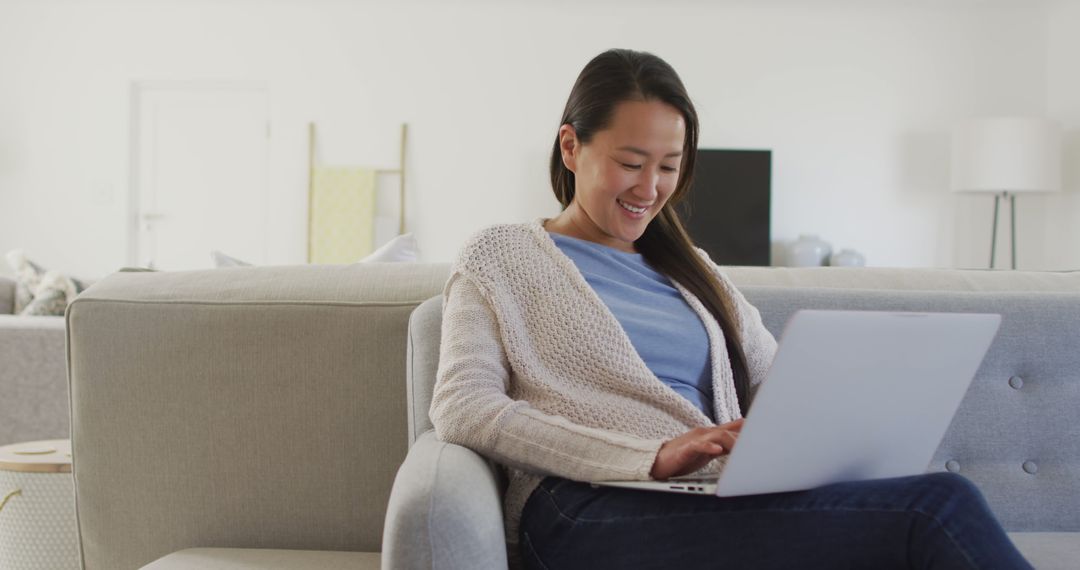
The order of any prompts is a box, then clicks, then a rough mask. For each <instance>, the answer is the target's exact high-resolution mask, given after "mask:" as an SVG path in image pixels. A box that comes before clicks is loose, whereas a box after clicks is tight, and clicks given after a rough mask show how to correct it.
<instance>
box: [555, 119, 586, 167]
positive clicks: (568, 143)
mask: <svg viewBox="0 0 1080 570" xmlns="http://www.w3.org/2000/svg"><path fill="white" fill-rule="evenodd" d="M559 150H560V151H562V162H563V166H565V167H566V169H567V170H569V171H570V172H576V171H577V156H578V153H580V152H581V144H580V143H579V142H578V138H577V132H575V131H574V127H572V126H570V125H563V126H561V127H559Z"/></svg>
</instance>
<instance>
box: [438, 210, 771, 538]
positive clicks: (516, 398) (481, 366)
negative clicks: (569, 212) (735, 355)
mask: <svg viewBox="0 0 1080 570" xmlns="http://www.w3.org/2000/svg"><path fill="white" fill-rule="evenodd" d="M543 221H544V220H542V219H540V220H536V221H534V222H532V223H526V224H516V225H499V226H493V227H490V228H487V229H484V230H482V231H480V232H479V233H478V234H476V235H475V236H473V237H472V238H471V239H470V240H469V241H468V242H467V243H466V245H465V246H464V248H463V249H462V251H461V253H460V254H459V256H458V259H457V260H456V262H455V263H454V265H453V267H452V268H451V274H450V278H449V280H448V281H447V283H446V287H445V289H444V291H443V319H442V344H441V347H440V356H439V369H438V376H437V380H436V383H435V389H434V395H433V398H432V403H431V411H430V415H431V421H432V424H433V425H434V426H435V431H436V434H437V435H438V437H439V439H441V440H443V441H447V442H451V443H456V444H459V445H464V446H466V447H469V448H471V449H473V450H475V451H477V452H479V453H481V454H483V455H485V456H487V457H489V458H492V459H494V460H495V461H497V462H498V463H500V464H502V465H504V466H506V467H507V474H508V479H509V486H508V488H507V491H506V496H505V498H504V501H503V504H504V509H505V513H504V514H505V520H506V533H507V541H508V542H509V543H510V544H511V546H512V548H514V549H516V543H517V532H518V526H519V522H520V518H521V511H522V509H523V508H524V506H525V501H526V499H527V498H528V497H529V494H530V493H532V491H533V489H535V488H536V486H537V485H538V484H539V483H540V481H541V480H542V479H543V478H544V477H545V476H546V475H557V476H560V477H565V478H567V479H573V480H577V481H596V480H605V479H634V480H647V479H649V472H650V470H651V469H652V465H653V461H654V460H655V458H656V454H657V452H658V451H659V449H660V446H661V445H662V444H663V443H664V442H665V441H667V440H669V439H672V438H674V437H676V436H678V435H681V434H683V433H685V432H687V431H689V430H690V429H691V428H694V427H698V426H710V425H714V424H713V422H712V421H710V420H709V418H708V417H707V416H705V414H703V413H702V412H701V410H699V409H698V408H697V407H695V406H694V405H693V404H691V403H690V402H689V400H687V399H686V398H684V397H682V396H681V395H679V394H677V393H676V392H675V391H674V390H672V389H671V388H670V387H668V386H667V385H666V384H664V383H663V382H662V381H661V380H660V379H658V378H657V377H656V376H655V375H654V374H653V373H652V372H651V371H650V370H649V368H648V366H647V365H646V364H645V362H644V361H642V359H641V357H640V356H639V355H638V354H637V352H636V350H635V349H634V347H633V345H632V344H631V342H630V339H629V337H627V335H626V333H625V331H624V330H623V329H622V327H621V325H620V324H619V322H618V320H616V318H615V316H614V315H613V314H612V313H611V312H610V311H609V310H608V308H607V306H606V305H605V304H604V302H603V301H602V300H601V299H600V297H599V296H597V294H596V293H595V292H594V291H593V289H592V287H591V286H590V285H589V284H588V283H587V282H586V281H585V279H584V278H583V277H582V275H581V273H580V272H579V271H578V269H577V267H576V266H575V265H574V262H573V261H572V260H571V259H570V258H569V257H567V256H566V255H565V254H563V253H562V251H561V250H559V248H558V247H557V246H556V245H555V243H554V241H552V239H551V237H550V236H549V235H548V233H547V231H546V230H545V229H544V227H543ZM699 253H700V254H701V255H702V256H704V257H705V259H706V260H708V256H707V255H706V254H705V253H704V252H703V251H701V250H699ZM708 264H709V265H710V266H712V267H713V268H714V270H715V272H716V277H717V278H718V279H719V281H720V284H721V286H722V289H723V290H724V291H725V292H726V293H727V294H728V295H730V296H731V298H732V299H733V300H734V302H735V303H734V305H735V307H736V309H737V313H736V320H737V325H736V326H737V327H738V329H739V331H740V333H741V334H742V346H743V350H744V351H745V353H746V358H747V364H748V365H749V369H750V383H751V387H752V390H751V397H752V394H753V393H754V392H756V389H757V387H758V385H759V384H760V382H761V380H762V379H763V378H764V377H765V374H766V372H767V371H768V368H769V365H770V364H771V363H772V358H773V354H774V353H775V351H776V341H775V340H774V338H773V336H772V334H770V333H769V331H768V330H766V329H765V326H764V325H763V324H762V323H761V316H760V315H759V313H758V311H757V309H755V308H754V307H753V306H752V305H750V303H749V302H747V301H746V299H745V298H744V297H743V296H742V294H741V293H739V291H738V290H737V289H736V288H735V287H734V285H732V284H731V282H730V281H729V280H728V278H727V277H725V276H724V274H723V273H721V272H720V270H719V268H718V267H717V266H716V265H715V264H713V263H712V262H711V261H709V262H708ZM675 286H676V287H677V288H678V289H679V291H680V292H681V293H682V294H683V296H684V297H685V298H686V301H687V302H688V303H689V304H690V307H691V308H692V309H693V310H694V311H695V312H696V313H697V314H698V316H699V317H700V318H701V320H702V322H704V324H705V329H706V331H707V332H708V336H709V347H710V351H711V352H710V354H711V356H712V358H711V362H712V379H713V397H714V403H713V408H714V410H715V413H716V421H717V423H724V422H729V421H733V420H736V419H738V418H740V417H741V414H740V412H739V405H738V402H737V398H736V396H735V388H734V381H733V377H732V372H731V365H730V363H729V361H728V352H727V347H726V345H725V343H724V339H723V333H722V331H721V329H720V327H719V325H718V324H717V323H716V321H715V320H714V319H713V318H712V315H710V314H709V313H708V311H707V310H706V309H705V307H704V306H703V305H702V304H701V302H700V301H699V300H698V299H697V298H696V297H694V296H693V295H691V294H690V293H689V292H688V291H687V290H686V289H684V288H683V287H682V286H681V285H679V284H678V283H675ZM724 459H726V456H725V457H722V458H720V459H718V460H716V461H713V462H712V463H710V464H709V465H708V466H707V467H706V468H705V469H703V470H702V472H715V471H718V470H719V469H720V468H722V466H723V460H724ZM511 554H516V552H511Z"/></svg>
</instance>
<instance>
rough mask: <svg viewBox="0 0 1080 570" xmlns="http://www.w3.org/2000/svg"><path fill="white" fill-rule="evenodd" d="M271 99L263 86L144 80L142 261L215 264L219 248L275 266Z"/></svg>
mask: <svg viewBox="0 0 1080 570" xmlns="http://www.w3.org/2000/svg"><path fill="white" fill-rule="evenodd" d="M268 99H269V95H268V92H267V89H266V88H265V86H263V85H261V84H250V83H192V82H175V83H169V82H165V83H158V82H155V83H141V84H137V85H136V86H135V90H134V96H133V98H132V102H133V103H132V104H133V107H134V108H133V119H134V121H133V123H134V124H133V130H132V132H133V135H134V139H135V140H134V142H133V145H132V152H133V154H134V156H133V157H132V164H133V165H134V171H133V173H132V180H133V182H134V184H133V185H134V188H133V191H132V202H133V204H132V208H131V212H132V221H133V224H132V226H133V227H132V229H131V234H132V235H133V237H134V239H133V244H132V245H131V247H130V248H129V257H132V258H133V259H131V262H132V263H133V264H135V265H139V266H144V267H153V268H155V269H162V270H170V271H172V270H185V269H206V268H209V267H212V266H213V264H212V262H211V258H210V252H211V251H212V250H220V251H222V252H224V253H226V254H228V255H229V256H231V257H235V258H238V259H242V260H245V261H248V262H250V263H253V264H256V265H259V264H264V263H266V257H267V251H266V247H267V245H266V244H267V222H266V217H267V200H268V197H267V166H268V165H267V159H268V150H269V137H270V129H269V125H270V122H269V105H268Z"/></svg>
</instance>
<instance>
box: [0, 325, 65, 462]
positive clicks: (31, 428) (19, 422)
mask: <svg viewBox="0 0 1080 570" xmlns="http://www.w3.org/2000/svg"><path fill="white" fill-rule="evenodd" d="M65 355H66V352H65V350H64V318H63V317H22V316H16V315H0V390H3V392H2V394H3V397H0V445H7V444H10V443H17V442H20V441H32V440H39V439H64V438H67V437H68V435H69V433H70V431H69V429H68V416H69V413H70V412H69V407H68V384H67V367H66V366H65Z"/></svg>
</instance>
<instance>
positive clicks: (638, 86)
mask: <svg viewBox="0 0 1080 570" xmlns="http://www.w3.org/2000/svg"><path fill="white" fill-rule="evenodd" d="M623 101H661V102H663V103H666V104H668V105H670V106H672V107H674V108H675V109H677V110H678V111H679V112H680V113H682V116H683V121H684V122H685V123H686V139H685V140H684V141H683V155H682V165H681V167H680V169H679V170H680V175H679V181H678V183H677V184H676V186H675V191H674V192H673V193H672V195H671V198H669V199H668V201H667V203H665V204H664V207H663V208H662V209H661V210H660V213H659V214H657V216H656V218H654V219H653V220H652V221H651V222H650V223H649V225H648V227H646V228H645V233H644V234H642V236H641V237H640V238H638V240H637V241H635V242H634V246H635V247H636V248H637V250H638V251H639V252H640V253H641V254H642V255H643V256H644V258H645V260H646V261H647V262H648V263H649V264H650V265H652V266H653V267H654V268H656V269H657V270H658V271H660V272H661V273H663V274H664V275H667V276H668V277H669V278H670V279H672V280H674V281H676V282H677V283H679V284H680V285H682V286H683V287H685V288H686V289H688V290H689V291H690V292H691V293H693V294H694V296H695V297H697V298H698V299H699V300H700V301H701V303H702V304H703V305H705V308H706V309H708V311H709V313H711V314H712V316H713V318H714V319H716V322H717V323H719V324H720V328H721V329H722V330H723V331H724V340H725V342H726V344H727V349H728V356H729V358H730V361H731V370H732V372H733V374H734V377H735V394H736V395H737V396H738V398H739V410H740V411H741V412H742V414H743V415H744V416H745V415H746V412H747V406H748V403H749V402H748V401H747V400H748V394H749V391H750V373H749V371H748V368H747V364H746V354H745V353H744V352H743V350H742V343H741V342H740V339H741V337H742V335H741V331H739V330H738V328H737V326H736V323H737V321H736V320H735V308H734V307H733V306H732V305H733V303H732V300H731V298H730V296H729V295H727V294H726V293H725V292H724V290H723V289H722V288H721V285H720V282H719V281H718V279H717V278H716V276H715V275H714V274H713V271H712V268H710V267H709V266H708V265H707V264H706V262H705V261H704V260H703V259H702V258H701V257H700V256H699V255H698V253H697V252H696V251H695V250H694V244H693V242H692V241H691V240H690V236H689V235H688V234H687V233H686V229H685V228H684V227H683V224H682V221H681V220H680V219H679V214H678V212H676V210H675V206H676V205H677V204H678V203H679V202H680V201H682V200H683V199H685V198H686V194H687V192H688V191H689V189H690V184H691V182H692V181H693V178H694V162H695V160H694V159H695V155H696V154H697V142H698V118H697V111H695V110H694V104H693V103H692V102H691V101H690V97H689V95H687V93H686V88H685V87H683V84H682V81H681V80H680V79H679V76H678V74H677V73H675V70H674V69H673V68H672V67H671V66H670V65H668V64H667V62H665V61H664V60H662V59H660V58H659V57H657V56H655V55H653V54H651V53H644V52H637V51H632V50H627V49H612V50H608V51H606V52H604V53H602V54H600V55H598V56H596V57H594V58H593V59H592V61H590V62H589V63H588V64H587V65H586V66H585V69H583V70H581V74H580V75H578V78H577V81H576V82H575V83H574V88H573V89H572V90H571V91H570V98H569V99H568V100H567V101H566V109H565V110H563V116H562V122H561V123H559V126H560V128H561V127H562V125H570V126H572V127H574V131H575V133H576V135H577V138H578V140H579V141H581V143H582V144H588V143H589V141H591V140H592V138H593V136H594V135H595V134H596V133H597V132H599V131H602V130H604V129H605V128H607V127H608V125H609V124H610V122H611V117H612V115H613V114H614V111H615V107H616V106H617V105H618V104H619V103H621V102H623ZM551 188H552V190H553V191H554V192H555V197H556V198H558V200H559V203H561V204H562V207H563V209H566V207H567V206H569V205H570V203H571V202H573V200H574V173H573V172H571V171H570V170H569V169H567V168H566V165H564V164H563V161H562V152H561V150H560V148H559V136H558V135H557V134H556V135H555V145H554V148H553V149H552V151H551Z"/></svg>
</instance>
